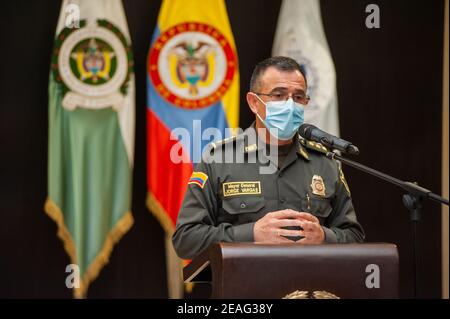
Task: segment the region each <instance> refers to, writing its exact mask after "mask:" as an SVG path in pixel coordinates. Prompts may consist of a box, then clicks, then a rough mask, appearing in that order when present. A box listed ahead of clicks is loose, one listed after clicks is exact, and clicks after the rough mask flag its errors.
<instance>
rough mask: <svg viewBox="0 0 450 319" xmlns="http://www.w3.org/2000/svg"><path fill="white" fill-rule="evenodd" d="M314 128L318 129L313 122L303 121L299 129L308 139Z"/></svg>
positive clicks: (302, 135) (301, 134)
mask: <svg viewBox="0 0 450 319" xmlns="http://www.w3.org/2000/svg"><path fill="white" fill-rule="evenodd" d="M314 129H317V127H315V126H314V125H312V124H308V123H303V124H302V125H300V128H299V129H298V133H299V134H300V136H301V137H303V138H306V139H307V140H310V139H311V132H312V130H314Z"/></svg>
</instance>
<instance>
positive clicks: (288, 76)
mask: <svg viewBox="0 0 450 319" xmlns="http://www.w3.org/2000/svg"><path fill="white" fill-rule="evenodd" d="M260 80H261V84H262V86H263V87H270V88H275V87H279V88H283V87H285V88H298V89H302V90H305V89H306V83H305V79H304V78H303V75H302V73H301V72H300V71H299V70H292V71H281V70H278V69H276V68H274V67H269V68H268V69H267V70H266V71H265V72H264V74H263V75H262V76H261V78H260Z"/></svg>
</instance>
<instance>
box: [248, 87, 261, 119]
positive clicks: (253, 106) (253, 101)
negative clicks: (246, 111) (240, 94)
mask: <svg viewBox="0 0 450 319" xmlns="http://www.w3.org/2000/svg"><path fill="white" fill-rule="evenodd" d="M246 97H247V103H248V106H249V107H250V110H252V112H253V113H254V114H256V113H258V102H259V101H258V98H257V97H256V96H255V94H253V93H252V92H247V96H246Z"/></svg>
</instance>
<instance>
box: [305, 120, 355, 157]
mask: <svg viewBox="0 0 450 319" xmlns="http://www.w3.org/2000/svg"><path fill="white" fill-rule="evenodd" d="M298 133H299V134H300V136H301V137H303V138H305V139H307V140H310V141H313V142H318V143H321V144H323V145H325V146H326V147H328V148H330V149H334V150H338V151H341V152H342V153H345V154H352V155H358V154H359V150H358V148H357V147H356V146H355V145H353V144H352V143H351V142H347V141H346V140H343V139H341V138H339V137H337V136H334V135H331V134H328V133H327V132H324V131H322V130H320V129H319V128H317V127H316V126H314V125H312V124H306V123H305V124H302V125H301V126H300V128H299V129H298Z"/></svg>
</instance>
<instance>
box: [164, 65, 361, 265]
mask: <svg viewBox="0 0 450 319" xmlns="http://www.w3.org/2000/svg"><path fill="white" fill-rule="evenodd" d="M306 92H307V83H306V80H305V77H304V76H303V74H302V71H301V69H300V66H299V65H298V64H297V62H295V61H294V60H293V59H290V58H287V57H272V58H269V59H266V60H264V61H262V62H260V63H259V64H258V65H257V66H256V67H255V69H254V71H253V74H252V78H251V81H250V92H248V93H247V102H248V105H249V106H250V109H251V111H252V112H253V113H254V114H255V115H256V122H255V123H254V124H253V125H252V126H251V127H250V128H248V129H247V130H245V132H243V133H242V134H240V135H238V136H237V137H234V138H231V139H227V140H224V141H222V142H219V143H215V144H214V143H212V144H211V146H212V149H211V151H210V153H208V154H207V155H208V156H206V157H204V161H202V162H201V163H199V164H198V165H197V166H196V168H195V171H194V173H193V174H192V177H191V179H190V180H189V185H188V189H187V191H186V195H185V198H184V201H183V204H182V207H181V210H180V212H179V215H178V220H177V225H176V230H175V233H174V235H173V238H172V240H173V245H174V248H175V251H176V252H177V254H178V256H180V257H181V258H186V259H191V258H194V257H195V256H197V255H198V254H199V253H201V252H202V251H203V250H204V249H206V248H207V247H208V246H209V245H211V244H212V243H214V242H262V243H292V242H296V243H299V244H320V243H324V242H326V243H349V242H362V241H363V240H364V231H363V229H362V227H361V225H360V224H359V223H358V222H357V219H356V215H355V211H354V208H353V205H352V201H351V197H350V190H349V188H348V185H347V183H346V181H345V177H344V175H343V173H342V170H341V169H340V165H339V163H337V162H336V161H335V160H332V159H329V158H327V157H325V156H324V154H323V153H324V152H326V151H327V150H326V149H325V147H324V146H322V145H321V144H318V143H314V142H310V141H306V140H304V139H302V138H301V137H299V136H298V134H297V131H298V128H299V126H300V125H301V124H302V123H303V111H304V108H306V107H307V104H308V101H309V97H308V95H307V94H306ZM255 137H256V138H255ZM255 139H256V141H255ZM239 155H242V156H239ZM230 158H232V159H233V160H231V161H230Z"/></svg>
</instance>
